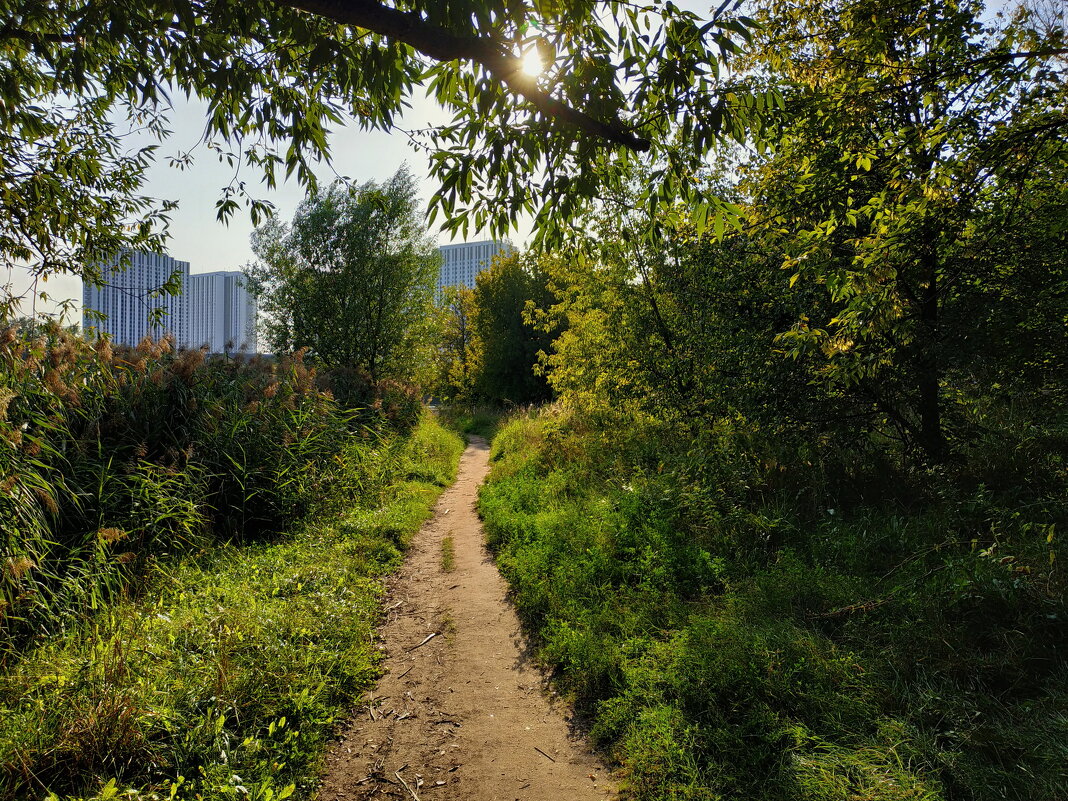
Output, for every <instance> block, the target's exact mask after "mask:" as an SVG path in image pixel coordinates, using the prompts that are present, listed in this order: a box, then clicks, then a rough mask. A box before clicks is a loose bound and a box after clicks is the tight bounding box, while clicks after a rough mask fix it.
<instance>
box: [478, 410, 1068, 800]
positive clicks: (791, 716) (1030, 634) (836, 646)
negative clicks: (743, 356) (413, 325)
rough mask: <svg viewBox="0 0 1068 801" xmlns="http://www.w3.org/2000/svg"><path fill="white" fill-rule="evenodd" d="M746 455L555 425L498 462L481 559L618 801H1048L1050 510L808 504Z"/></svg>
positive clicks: (503, 434) (928, 503) (1051, 773)
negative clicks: (490, 566)
mask: <svg viewBox="0 0 1068 801" xmlns="http://www.w3.org/2000/svg"><path fill="white" fill-rule="evenodd" d="M745 436H746V435H745V433H744V432H739V433H736V434H732V433H731V431H730V428H729V427H724V428H723V429H722V430H716V431H714V432H711V433H709V432H706V433H705V434H704V435H703V438H702V440H701V441H700V442H699V443H697V444H695V443H694V441H693V440H692V438H689V437H690V435H689V434H688V433H687V432H684V431H674V430H672V428H671V427H670V426H666V425H663V424H660V423H657V422H656V421H649V420H642V419H635V418H626V417H625V416H619V417H616V418H613V417H612V416H611V414H610V413H607V412H606V413H604V415H603V416H602V417H600V418H598V419H597V420H593V419H591V418H589V417H585V418H583V417H577V416H576V415H575V414H574V413H571V412H567V411H565V410H562V409H551V410H549V411H546V412H544V413H542V414H540V415H536V416H530V415H523V416H517V417H516V418H513V419H512V420H511V421H509V422H508V423H507V424H505V425H504V427H503V428H502V429H501V431H500V433H499V434H498V435H497V437H496V439H495V440H494V442H493V446H492V454H493V459H494V467H493V470H492V472H491V475H490V478H489V480H488V482H487V484H486V485H485V486H484V487H483V489H482V491H481V493H480V499H479V507H480V511H481V513H482V514H483V516H484V519H485V523H486V528H487V534H488V539H489V542H490V544H491V547H492V548H493V549H494V551H495V553H496V556H497V561H498V565H499V566H500V568H501V570H502V572H503V573H504V575H505V577H506V578H507V579H508V581H509V583H510V584H511V587H512V590H513V597H514V599H515V602H516V604H517V608H518V611H519V614H520V617H521V619H522V620H523V622H524V624H525V625H526V626H527V627H528V629H529V630H530V631H531V633H532V634H533V635H534V638H535V642H536V643H537V645H538V651H539V655H540V658H541V659H542V660H543V661H544V662H545V663H546V664H547V665H548V666H549V667H550V668H552V669H553V671H554V674H555V676H556V679H557V682H558V684H559V686H560V687H561V689H563V690H564V691H565V692H568V693H570V695H571V696H572V697H573V698H574V699H575V700H576V702H577V703H578V704H579V705H580V706H581V707H584V708H585V709H586V710H588V711H589V712H590V714H591V717H592V720H593V734H594V736H595V737H596V738H597V739H598V740H600V741H601V742H603V743H605V744H607V745H608V746H610V747H611V748H612V749H613V753H614V754H615V756H616V757H617V758H618V759H619V760H620V761H621V762H622V763H623V766H624V771H625V774H626V779H625V796H626V797H628V798H633V799H636V800H637V799H643V800H646V801H654V800H655V801H659V800H660V799H718V798H728V797H730V798H734V797H737V798H752V799H759V800H761V801H780V800H781V801H787V799H789V801H794V800H795V799H798V800H800V801H823V800H824V799H827V800H828V801H829V800H830V799H842V798H858V799H859V798H863V799H869V800H870V801H905V800H906V799H908V800H909V801H935V800H936V799H938V800H939V801H943V800H945V799H954V800H956V799H961V800H962V801H963V800H964V799H968V801H994V800H995V799H999V800H1000V799H1020V800H1021V801H1022V800H1023V799H1035V800H1036V801H1038V800H1039V799H1041V801H1054V799H1058V798H1060V797H1061V796H1063V788H1064V787H1065V786H1068V768H1066V767H1065V766H1066V765H1068V758H1066V757H1068V729H1066V728H1065V717H1064V715H1063V712H1062V710H1063V709H1064V708H1065V704H1066V703H1068V662H1066V660H1065V654H1064V650H1063V644H1064V638H1063V632H1060V630H1059V628H1058V627H1060V626H1062V624H1063V620H1064V619H1065V617H1066V616H1068V606H1066V604H1065V593H1064V589H1065V588H1064V576H1063V575H1062V573H1060V572H1058V568H1057V567H1056V565H1057V556H1056V553H1055V551H1056V547H1057V546H1056V542H1057V539H1056V531H1059V530H1060V528H1062V527H1063V526H1064V525H1065V523H1066V522H1068V520H1066V517H1068V510H1066V509H1065V507H1064V504H1063V497H1064V495H1063V490H1058V492H1060V493H1061V494H1060V495H1058V494H1057V493H1052V494H1049V495H1046V496H1043V495H1040V494H1037V493H1036V494H1034V495H1032V496H1031V498H1030V499H1029V501H1028V504H1027V505H1012V504H1011V503H1009V504H1006V505H1003V504H1002V502H1001V501H999V500H998V499H997V497H996V496H995V495H994V494H992V493H991V492H989V491H987V490H985V489H982V488H980V489H978V490H970V491H969V490H964V491H962V490H960V489H959V488H956V489H955V488H954V487H953V485H952V484H951V483H950V482H949V481H948V480H947V479H946V477H945V476H937V475H935V476H931V477H930V478H929V479H928V481H927V485H928V486H927V490H926V496H925V498H926V499H924V497H923V496H916V497H914V498H913V500H912V501H911V506H910V507H909V508H907V509H903V508H902V507H901V506H899V505H894V506H889V507H886V506H878V505H861V504H859V503H853V504H852V505H850V504H846V503H844V502H843V498H842V496H841V495H840V494H839V495H838V496H837V498H836V500H835V501H834V503H828V502H826V500H824V502H823V503H820V502H819V499H820V492H821V488H820V486H819V485H818V484H815V483H814V484H813V486H811V487H810V488H809V489H808V490H806V492H804V493H799V492H797V491H796V489H797V488H796V487H791V486H784V487H783V488H782V489H776V488H775V487H771V486H768V485H763V486H762V485H761V484H760V476H759V471H758V470H754V467H753V464H754V462H753V460H752V459H751V458H749V457H748V456H747V455H746V448H747V447H748V446H746V445H745ZM1051 475H1052V474H1051ZM912 480H913V482H914V483H915V484H918V483H919V481H918V480H917V479H916V478H913V479H912ZM1049 480H1050V481H1052V480H1053V479H1049ZM825 489H826V488H825ZM755 490H759V491H755ZM831 490H832V491H833V492H837V491H838V490H837V489H835V488H833V487H831ZM826 497H827V495H826V494H825V495H824V498H825V499H826ZM1051 554H1052V555H1051Z"/></svg>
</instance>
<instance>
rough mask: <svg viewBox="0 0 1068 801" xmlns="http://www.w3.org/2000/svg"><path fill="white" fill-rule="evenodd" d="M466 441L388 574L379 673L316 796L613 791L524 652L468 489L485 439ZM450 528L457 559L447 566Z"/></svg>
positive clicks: (536, 795)
mask: <svg viewBox="0 0 1068 801" xmlns="http://www.w3.org/2000/svg"><path fill="white" fill-rule="evenodd" d="M471 439H472V444H471V445H469V446H468V448H467V450H466V451H465V452H464V455H463V458H462V460H461V462H460V471H459V476H458V478H457V480H456V483H455V484H454V485H453V486H452V487H450V488H449V489H447V490H446V491H445V492H444V493H442V495H441V497H440V498H439V499H438V502H437V506H436V508H435V510H434V516H433V518H432V519H431V520H430V521H429V522H428V523H427V524H426V525H425V526H424V527H423V529H422V531H420V532H419V534H418V535H417V536H416V538H415V540H414V542H413V543H412V547H411V549H410V551H409V554H408V558H407V560H406V561H405V564H404V566H403V567H402V568H401V570H400V571H399V572H398V574H397V575H396V577H395V578H394V579H393V581H392V583H391V587H390V595H389V601H387V604H386V609H387V618H386V621H385V623H384V624H383V626H382V627H381V629H380V632H379V633H380V637H381V640H382V642H383V643H384V646H385V649H386V652H387V657H386V662H385V666H386V675H385V676H384V677H383V678H382V680H381V681H380V682H379V684H378V686H377V688H376V689H375V691H374V693H373V695H372V696H371V698H370V699H369V703H368V706H367V708H366V709H365V710H364V711H363V712H361V713H359V714H358V715H357V716H356V717H355V719H354V720H353V721H351V722H350V723H349V725H348V726H347V727H346V729H345V730H344V731H343V732H342V733H341V736H340V739H339V741H338V742H337V743H336V744H335V745H334V747H333V748H332V749H331V752H330V753H329V755H328V756H327V760H326V768H325V774H324V776H323V779H322V785H321V788H320V790H319V794H318V801H362V799H370V798H407V799H419V800H420V801H446V800H449V801H572V800H574V801H586V800H587V799H589V801H594V800H596V801H604V800H605V799H611V798H615V797H616V787H615V782H614V780H613V778H612V776H611V773H610V772H609V770H608V769H607V768H606V767H605V765H604V764H603V763H602V762H601V761H600V760H599V759H598V758H597V756H596V755H595V754H593V753H592V752H591V751H590V749H589V747H588V745H587V744H586V743H585V742H584V741H583V739H582V737H581V734H580V733H578V732H576V730H575V727H574V726H573V725H571V712H570V710H569V708H568V707H567V705H566V704H565V703H563V702H562V701H561V700H559V699H558V698H555V697H554V696H553V694H552V693H551V691H550V690H549V689H548V687H547V685H546V681H545V676H544V675H543V674H542V673H541V672H540V671H539V670H538V668H537V667H536V666H535V665H534V664H533V663H532V661H531V658H530V652H529V649H528V648H527V645H526V643H525V641H524V638H523V634H522V632H521V631H520V627H519V621H518V619H517V617H516V614H515V611H514V609H513V608H512V606H511V604H510V603H509V601H508V599H507V596H506V592H507V585H506V584H505V582H504V580H503V579H502V578H501V576H500V574H499V573H498V572H497V568H496V566H495V565H494V563H493V561H492V559H491V558H490V556H489V554H488V553H487V552H486V549H485V546H484V537H483V532H482V524H481V521H480V520H479V518H478V514H477V512H476V511H475V501H476V497H477V493H478V487H479V485H480V484H481V483H482V481H483V479H484V478H485V476H486V473H487V472H488V471H489V447H488V445H487V444H486V441H485V440H483V439H481V438H479V437H472V438H471ZM448 537H451V538H452V542H453V552H454V558H453V562H454V564H453V569H452V570H451V571H446V570H445V569H444V568H443V566H442V540H444V539H445V538H448ZM446 548H447V546H446Z"/></svg>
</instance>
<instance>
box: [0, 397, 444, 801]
mask: <svg viewBox="0 0 1068 801" xmlns="http://www.w3.org/2000/svg"><path fill="white" fill-rule="evenodd" d="M462 447H463V446H462V443H461V442H460V440H459V438H458V437H457V436H456V435H454V434H451V433H449V432H446V431H445V430H444V429H442V428H441V427H440V426H438V425H437V423H436V422H434V421H433V419H432V418H430V417H425V418H424V419H423V421H422V422H421V423H420V425H419V426H418V427H417V428H416V430H415V431H414V433H413V434H411V435H410V436H408V437H401V436H399V435H393V436H389V437H383V438H382V439H380V440H379V441H378V442H377V446H376V447H375V448H373V449H370V448H365V447H361V450H360V453H359V456H358V458H357V459H354V460H353V463H352V464H353V465H355V466H354V468H353V469H357V470H358V471H359V472H360V474H361V476H363V478H364V482H363V489H362V492H361V495H360V497H359V498H356V499H354V498H352V497H351V496H349V497H348V498H333V499H326V501H327V502H324V503H323V504H322V505H321V507H320V511H319V513H318V514H317V515H316V516H315V517H313V518H312V519H310V520H309V521H307V522H305V523H303V524H301V525H299V526H298V527H297V529H296V530H295V531H293V533H292V536H291V537H286V538H280V539H278V540H276V541H274V542H271V543H252V544H247V545H236V544H231V545H225V546H219V547H216V548H213V549H211V550H209V551H206V552H204V553H203V554H201V555H199V556H196V557H189V558H186V559H184V560H180V561H174V562H162V561H161V562H159V563H157V564H156V567H155V570H154V573H153V575H152V576H151V577H150V579H149V581H150V584H151V590H152V591H151V592H146V593H145V594H144V596H143V598H142V599H141V600H127V601H120V602H118V603H116V604H114V605H112V606H111V607H109V608H107V609H106V610H103V611H101V612H100V613H99V614H97V615H94V616H91V617H90V618H89V619H88V620H87V621H86V622H84V623H83V624H81V625H80V626H78V627H77V628H75V629H73V630H71V631H69V632H68V633H67V634H66V635H64V636H60V637H55V638H52V639H50V640H48V641H46V642H44V643H43V644H41V645H39V646H38V647H36V648H34V649H32V650H31V651H30V652H29V653H27V654H26V655H25V656H23V657H22V658H21V659H20V660H18V661H17V662H16V663H15V664H13V665H11V666H9V668H8V670H7V671H6V672H5V673H4V674H3V676H2V677H0V798H2V799H5V801H7V800H8V799H10V800H11V801H15V799H27V798H50V799H52V798H65V799H73V798H108V797H115V796H116V795H119V796H121V797H123V798H138V799H153V798H176V799H201V798H211V799H226V798H231V799H242V800H244V799H250V800H251V799H262V801H272V800H273V799H282V798H286V797H288V796H290V795H293V796H294V797H302V798H306V797H308V796H309V794H310V793H311V791H312V786H313V777H314V769H315V766H316V765H317V761H318V760H319V758H320V757H321V755H322V752H323V750H324V747H325V744H326V742H327V738H328V737H329V736H330V733H331V730H332V728H333V727H334V724H335V722H336V720H337V718H338V716H339V715H342V714H344V713H345V711H346V710H348V709H349V708H351V705H352V704H353V703H354V702H355V701H356V699H357V698H358V697H359V696H360V694H361V693H362V692H363V691H364V690H365V689H366V688H367V687H369V686H370V685H371V683H372V682H373V680H374V679H375V677H376V675H377V665H378V662H379V656H380V655H379V652H378V650H377V647H376V645H375V643H374V638H373V626H374V624H375V622H376V619H377V616H378V608H379V604H378V601H379V599H380V596H381V593H382V583H381V580H380V577H381V576H382V574H383V573H385V572H387V571H389V570H391V569H393V568H394V567H395V566H396V565H397V563H398V562H399V560H400V557H401V552H402V550H403V548H404V547H405V546H406V544H407V543H408V542H409V540H410V538H411V536H412V535H413V534H414V532H415V531H416V530H417V529H418V527H419V526H420V525H421V524H422V522H423V521H424V520H425V519H426V517H427V516H428V515H429V511H430V507H431V504H432V502H433V500H434V499H435V498H436V497H437V495H438V494H439V493H440V491H441V489H442V488H443V487H444V486H445V485H446V484H448V483H449V482H451V481H452V479H453V478H454V476H455V470H456V465H457V463H458V460H459V455H460V452H461V450H462Z"/></svg>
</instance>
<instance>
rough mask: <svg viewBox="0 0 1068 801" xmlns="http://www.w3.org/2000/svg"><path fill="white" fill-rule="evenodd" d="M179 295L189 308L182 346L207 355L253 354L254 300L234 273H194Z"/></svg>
mask: <svg viewBox="0 0 1068 801" xmlns="http://www.w3.org/2000/svg"><path fill="white" fill-rule="evenodd" d="M182 295H183V296H184V298H185V301H186V304H187V305H188V306H189V327H188V329H187V332H186V335H185V338H184V341H183V342H182V344H183V345H186V346H187V347H190V348H200V347H207V349H208V352H209V353H235V352H238V351H245V352H248V353H255V352H256V299H255V298H254V297H253V296H252V295H251V293H249V291H248V288H247V287H246V285H245V276H244V274H242V273H240V272H237V271H236V270H230V271H219V272H212V273H194V274H192V275H190V276H189V278H188V283H187V284H186V288H185V290H184V291H183V293H182Z"/></svg>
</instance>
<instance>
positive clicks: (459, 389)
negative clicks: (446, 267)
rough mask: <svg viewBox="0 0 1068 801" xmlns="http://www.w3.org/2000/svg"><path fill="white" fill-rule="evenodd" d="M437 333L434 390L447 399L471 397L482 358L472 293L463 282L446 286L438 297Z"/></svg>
mask: <svg viewBox="0 0 1068 801" xmlns="http://www.w3.org/2000/svg"><path fill="white" fill-rule="evenodd" d="M437 308H438V318H439V319H438V330H439V336H440V342H439V346H438V348H439V353H438V375H437V378H436V380H435V394H437V395H440V396H441V397H442V398H444V399H446V400H450V401H452V400H460V399H468V398H470V397H471V395H472V392H473V390H474V383H475V377H476V375H477V373H478V369H479V365H480V364H481V362H482V356H481V343H480V341H479V339H478V337H477V336H476V335H475V327H474V318H475V313H476V310H475V293H474V291H473V290H471V289H469V288H468V287H466V286H447V287H443V288H442V290H441V294H440V297H439V298H438V307H437Z"/></svg>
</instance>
